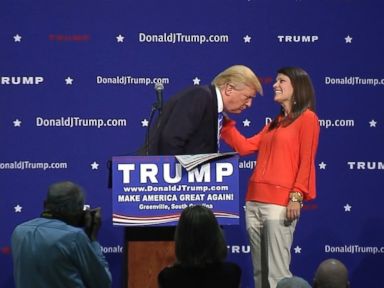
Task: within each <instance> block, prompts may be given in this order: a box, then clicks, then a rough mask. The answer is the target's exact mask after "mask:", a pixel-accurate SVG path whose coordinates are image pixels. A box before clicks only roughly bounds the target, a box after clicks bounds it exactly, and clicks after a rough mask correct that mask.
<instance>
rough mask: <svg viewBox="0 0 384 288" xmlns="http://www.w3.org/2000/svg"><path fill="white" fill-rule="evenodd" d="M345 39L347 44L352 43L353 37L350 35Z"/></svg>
mask: <svg viewBox="0 0 384 288" xmlns="http://www.w3.org/2000/svg"><path fill="white" fill-rule="evenodd" d="M344 39H345V43H352V37H351V36H349V35H348V36H347V37H345V38H344Z"/></svg>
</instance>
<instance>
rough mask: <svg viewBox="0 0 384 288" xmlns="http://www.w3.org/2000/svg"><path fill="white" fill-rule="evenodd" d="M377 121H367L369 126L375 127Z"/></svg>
mask: <svg viewBox="0 0 384 288" xmlns="http://www.w3.org/2000/svg"><path fill="white" fill-rule="evenodd" d="M376 124H377V122H376V121H375V120H373V119H372V120H371V121H369V127H376Z"/></svg>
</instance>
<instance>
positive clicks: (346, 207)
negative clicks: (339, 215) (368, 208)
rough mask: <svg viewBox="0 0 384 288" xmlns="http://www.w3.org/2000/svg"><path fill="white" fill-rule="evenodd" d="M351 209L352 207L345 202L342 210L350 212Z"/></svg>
mask: <svg viewBox="0 0 384 288" xmlns="http://www.w3.org/2000/svg"><path fill="white" fill-rule="evenodd" d="M351 209H352V206H351V205H349V204H348V203H347V204H345V206H344V211H345V212H351Z"/></svg>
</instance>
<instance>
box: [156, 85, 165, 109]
mask: <svg viewBox="0 0 384 288" xmlns="http://www.w3.org/2000/svg"><path fill="white" fill-rule="evenodd" d="M155 90H156V99H157V103H156V108H157V109H158V110H159V112H160V113H161V111H162V110H163V90H164V85H163V83H160V82H157V83H155Z"/></svg>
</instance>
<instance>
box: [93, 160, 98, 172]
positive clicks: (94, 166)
mask: <svg viewBox="0 0 384 288" xmlns="http://www.w3.org/2000/svg"><path fill="white" fill-rule="evenodd" d="M91 168H92V170H97V169H99V163H97V162H96V161H93V163H91Z"/></svg>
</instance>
